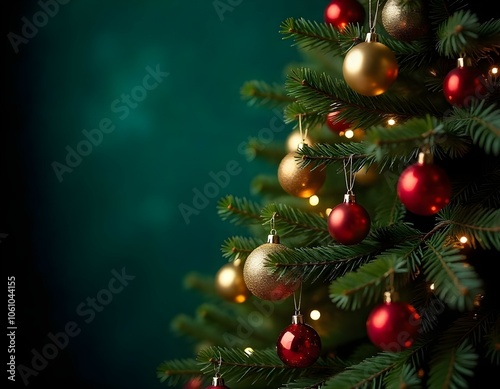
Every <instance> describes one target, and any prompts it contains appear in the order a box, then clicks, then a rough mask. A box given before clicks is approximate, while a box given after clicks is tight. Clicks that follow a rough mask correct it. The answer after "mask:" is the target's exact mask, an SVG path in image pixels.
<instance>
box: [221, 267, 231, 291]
mask: <svg viewBox="0 0 500 389" xmlns="http://www.w3.org/2000/svg"><path fill="white" fill-rule="evenodd" d="M233 281H234V271H233V270H232V269H223V270H222V271H221V272H220V273H219V284H220V286H222V287H223V288H228V287H229V286H231V285H232V284H233Z"/></svg>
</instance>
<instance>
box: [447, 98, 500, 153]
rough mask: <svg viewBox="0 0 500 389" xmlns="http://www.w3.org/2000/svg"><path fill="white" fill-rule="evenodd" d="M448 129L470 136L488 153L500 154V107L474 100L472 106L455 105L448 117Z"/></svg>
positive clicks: (460, 134)
mask: <svg viewBox="0 0 500 389" xmlns="http://www.w3.org/2000/svg"><path fill="white" fill-rule="evenodd" d="M445 125H446V126H447V127H448V130H449V131H450V132H452V133H455V134H457V135H459V136H463V135H464V134H465V135H467V136H469V137H470V138H471V139H472V141H473V143H474V144H477V145H478V146H479V147H481V148H482V149H484V151H485V152H486V153H487V154H493V155H500V109H499V108H498V107H497V105H495V104H492V105H490V106H488V105H486V101H484V100H483V101H481V102H478V101H477V100H474V101H472V102H471V105H470V107H469V108H468V109H467V108H457V107H454V108H453V111H452V112H451V114H450V115H449V116H448V117H447V118H446V120H445Z"/></svg>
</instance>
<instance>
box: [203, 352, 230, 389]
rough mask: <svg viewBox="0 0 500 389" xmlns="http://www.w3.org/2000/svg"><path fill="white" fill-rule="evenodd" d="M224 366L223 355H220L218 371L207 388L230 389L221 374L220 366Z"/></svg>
mask: <svg viewBox="0 0 500 389" xmlns="http://www.w3.org/2000/svg"><path fill="white" fill-rule="evenodd" d="M221 366H222V356H219V364H218V366H217V371H216V372H215V375H214V377H213V378H212V385H210V386H207V387H206V388H205V389H217V388H219V389H221V388H222V389H229V388H228V387H227V386H226V385H225V384H224V379H223V378H222V376H221V374H220V368H221Z"/></svg>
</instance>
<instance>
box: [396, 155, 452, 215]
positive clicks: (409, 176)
mask: <svg viewBox="0 0 500 389" xmlns="http://www.w3.org/2000/svg"><path fill="white" fill-rule="evenodd" d="M432 160H433V158H432V154H431V153H430V151H422V152H420V153H419V155H418V162H417V163H415V164H413V165H411V166H409V167H407V168H406V169H405V170H403V172H402V173H401V175H400V176H399V180H398V184H397V194H398V197H399V199H400V200H401V202H402V203H403V205H404V206H405V207H406V209H408V210H409V211H410V212H413V213H414V214H416V215H421V216H430V215H434V214H435V213H437V212H439V211H440V210H441V209H442V208H443V207H444V206H446V205H447V204H448V203H449V202H450V197H451V183H450V180H449V178H448V176H447V174H446V172H445V171H444V170H443V169H441V168H440V167H439V166H436V165H434V164H433V163H432V162H433V161H432Z"/></svg>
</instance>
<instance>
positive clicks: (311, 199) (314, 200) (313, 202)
mask: <svg viewBox="0 0 500 389" xmlns="http://www.w3.org/2000/svg"><path fill="white" fill-rule="evenodd" d="M309 204H311V205H312V206H313V207H315V206H316V205H318V204H319V197H318V196H316V195H312V196H311V197H309Z"/></svg>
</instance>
